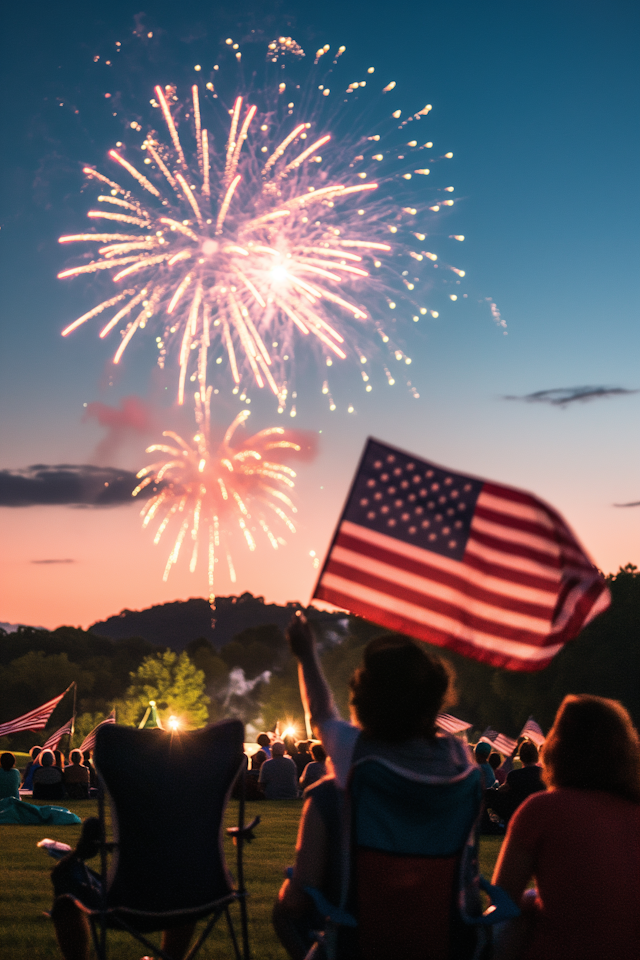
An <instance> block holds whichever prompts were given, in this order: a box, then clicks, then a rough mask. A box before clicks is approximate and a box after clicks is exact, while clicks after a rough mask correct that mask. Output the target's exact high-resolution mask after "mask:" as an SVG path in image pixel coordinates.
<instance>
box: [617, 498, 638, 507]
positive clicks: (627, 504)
mask: <svg viewBox="0 0 640 960" xmlns="http://www.w3.org/2000/svg"><path fill="white" fill-rule="evenodd" d="M614 507H640V500H633V501H632V503H614Z"/></svg>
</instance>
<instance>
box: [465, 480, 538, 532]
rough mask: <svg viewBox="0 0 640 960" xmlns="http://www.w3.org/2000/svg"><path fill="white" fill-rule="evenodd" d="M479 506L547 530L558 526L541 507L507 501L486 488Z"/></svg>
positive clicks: (478, 501)
mask: <svg viewBox="0 0 640 960" xmlns="http://www.w3.org/2000/svg"><path fill="white" fill-rule="evenodd" d="M476 504H477V506H479V507H486V508H487V510H495V511H497V512H498V513H504V514H507V515H508V516H509V517H515V518H517V519H518V520H528V521H529V522H530V523H538V524H540V526H541V527H546V528H547V530H555V529H556V524H555V523H554V522H553V520H552V518H551V517H550V516H549V515H548V514H547V513H545V512H544V511H543V510H542V509H541V508H540V507H536V506H535V504H533V503H531V504H529V503H518V501H517V500H507V499H506V497H504V498H503V497H499V496H497V495H496V494H494V493H487V491H486V490H484V488H483V489H482V490H481V491H480V495H479V497H478V499H477V501H476Z"/></svg>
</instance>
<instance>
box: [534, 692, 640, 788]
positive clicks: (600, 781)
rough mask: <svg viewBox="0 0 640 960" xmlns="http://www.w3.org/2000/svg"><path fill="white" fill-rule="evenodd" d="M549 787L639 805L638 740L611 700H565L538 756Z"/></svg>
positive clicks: (571, 697)
mask: <svg viewBox="0 0 640 960" xmlns="http://www.w3.org/2000/svg"><path fill="white" fill-rule="evenodd" d="M542 764H543V768H544V780H545V782H546V783H547V785H548V786H550V787H576V788H578V789H579V790H606V791H607V792H608V793H613V794H616V795H617V796H620V797H625V798H626V799H627V800H633V801H634V802H635V803H640V739H639V738H638V731H637V730H636V728H635V727H634V725H633V723H632V722H631V717H630V716H629V714H628V713H627V711H626V710H625V708H624V707H623V706H622V704H621V703H618V701H617V700H607V699H605V698H604V697H594V696H591V695H589V694H581V695H580V696H574V695H572V694H570V695H569V696H567V697H565V698H564V700H563V701H562V703H561V704H560V707H559V709H558V712H557V714H556V718H555V720H554V723H553V727H552V728H551V730H550V732H549V736H548V737H547V739H546V741H545V745H544V751H543V754H542Z"/></svg>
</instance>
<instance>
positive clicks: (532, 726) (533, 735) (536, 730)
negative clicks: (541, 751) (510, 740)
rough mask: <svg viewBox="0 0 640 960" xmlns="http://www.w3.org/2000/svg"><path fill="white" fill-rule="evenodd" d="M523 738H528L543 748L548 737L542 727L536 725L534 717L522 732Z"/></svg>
mask: <svg viewBox="0 0 640 960" xmlns="http://www.w3.org/2000/svg"><path fill="white" fill-rule="evenodd" d="M520 736H521V737H528V738H529V740H533V742H534V743H535V745H536V747H541V746H542V744H543V743H544V741H545V739H546V737H545V735H544V733H543V732H542V730H541V728H540V726H539V725H538V724H537V723H536V721H535V720H534V719H533V717H529V719H528V720H527V722H526V723H525V725H524V727H523V728H522V730H521V731H520Z"/></svg>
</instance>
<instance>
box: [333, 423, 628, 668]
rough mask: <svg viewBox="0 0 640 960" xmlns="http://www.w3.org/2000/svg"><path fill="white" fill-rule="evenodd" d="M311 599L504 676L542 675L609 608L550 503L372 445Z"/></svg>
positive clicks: (598, 578) (600, 584)
mask: <svg viewBox="0 0 640 960" xmlns="http://www.w3.org/2000/svg"><path fill="white" fill-rule="evenodd" d="M314 597H317V598H319V599H321V600H327V601H329V602H330V603H333V604H335V605H336V606H339V607H343V608H345V609H347V610H350V611H351V612H352V613H356V614H359V615H360V616H362V617H365V618H366V619H367V620H372V621H373V622H374V623H379V624H381V625H382V626H384V627H387V628H388V629H391V630H397V631H400V632H402V633H406V634H409V635H410V636H413V637H417V638H418V639H420V640H425V641H427V642H428V643H434V644H437V645H439V646H443V647H449V648H450V649H453V650H456V651H458V653H461V654H464V655H465V656H469V657H473V658H474V659H476V660H481V661H483V662H485V663H489V664H491V665H492V666H495V667H506V668H508V669H510V670H540V669H542V668H543V667H546V666H547V664H548V663H549V662H550V660H551V659H552V658H553V657H554V656H555V655H556V653H558V651H559V650H561V649H562V647H563V645H564V644H565V643H566V642H567V641H568V640H571V639H572V638H573V637H575V636H576V635H577V634H578V633H579V632H580V630H581V629H582V628H583V627H584V626H585V624H587V623H588V622H589V621H590V620H591V619H592V618H593V617H595V616H596V614H598V613H600V612H601V611H603V610H605V609H606V608H607V607H608V605H609V603H610V597H609V591H608V589H607V586H606V584H605V581H604V578H603V577H602V575H601V574H600V572H599V571H598V570H597V569H596V567H594V565H593V564H592V562H591V561H590V560H589V558H588V556H587V555H586V554H585V552H584V550H583V549H582V547H581V546H580V544H579V543H578V541H577V540H576V538H575V536H574V535H573V533H572V532H571V530H570V529H569V527H568V526H567V524H566V523H565V521H564V520H563V519H562V517H561V516H560V515H559V514H558V513H556V511H555V510H553V509H552V508H551V507H549V506H547V505H546V504H544V503H542V501H540V500H538V499H537V498H536V497H533V496H531V494H529V493H524V492H523V491H520V490H514V489H513V488H511V487H503V486H500V485H498V484H496V483H491V482H489V481H486V480H479V479H477V478H474V477H467V476H462V475H461V474H458V473H454V472H453V471H452V470H446V469H445V468H444V467H439V466H436V465H435V464H433V463H427V462H425V461H424V460H420V459H418V458H417V457H413V456H411V455H410V454H407V453H403V452H402V451H400V450H396V449H395V448H393V447H389V446H387V445H385V444H382V443H380V442H378V441H377V440H371V439H370V440H369V441H368V442H367V445H366V447H365V451H364V454H363V457H362V460H361V462H360V466H359V468H358V472H357V474H356V477H355V480H354V482H353V486H352V488H351V492H350V494H349V497H348V500H347V504H346V507H345V509H344V512H343V514H342V519H341V520H340V523H339V525H338V529H337V531H336V533H335V536H334V540H333V543H332V546H331V549H330V551H329V553H328V556H327V559H326V561H325V565H324V568H323V570H322V573H321V575H320V578H319V580H318V584H317V586H316V589H315V592H314Z"/></svg>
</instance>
